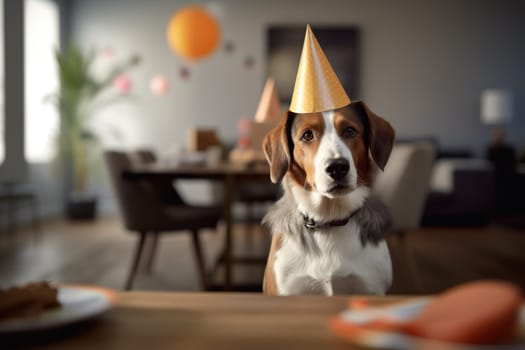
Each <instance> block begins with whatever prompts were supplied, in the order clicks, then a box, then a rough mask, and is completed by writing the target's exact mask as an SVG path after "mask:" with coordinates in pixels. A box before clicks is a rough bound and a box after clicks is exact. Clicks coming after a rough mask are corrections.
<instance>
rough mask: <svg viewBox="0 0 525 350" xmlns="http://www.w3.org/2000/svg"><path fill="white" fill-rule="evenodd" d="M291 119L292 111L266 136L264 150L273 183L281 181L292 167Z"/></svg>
mask: <svg viewBox="0 0 525 350" xmlns="http://www.w3.org/2000/svg"><path fill="white" fill-rule="evenodd" d="M291 119H292V117H291V115H290V113H289V112H288V113H286V114H285V115H284V116H283V117H282V118H281V120H280V121H279V124H277V125H276V126H275V128H273V129H272V130H271V131H270V132H269V133H268V134H266V136H265V137H264V141H263V150H264V155H265V156H266V160H267V161H268V163H269V164H270V178H271V180H272V182H273V183H278V182H280V181H281V180H282V179H283V177H284V175H285V174H286V172H287V171H288V169H289V168H290V162H291V152H292V150H291V147H290V144H289V141H288V128H289V125H290V121H289V120H291Z"/></svg>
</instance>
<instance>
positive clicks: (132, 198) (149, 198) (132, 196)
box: [104, 151, 160, 231]
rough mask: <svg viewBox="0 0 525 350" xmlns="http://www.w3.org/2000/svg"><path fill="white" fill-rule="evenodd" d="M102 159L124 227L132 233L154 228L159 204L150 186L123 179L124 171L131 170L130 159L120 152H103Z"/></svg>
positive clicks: (143, 182)
mask: <svg viewBox="0 0 525 350" xmlns="http://www.w3.org/2000/svg"><path fill="white" fill-rule="evenodd" d="M104 159H105V162H106V166H107V169H108V171H109V175H110V179H111V185H112V187H113V192H114V195H115V197H116V199H117V203H118V207H119V209H120V213H121V216H122V219H123V221H124V226H125V227H126V228H127V229H129V230H132V231H133V230H135V231H141V230H144V229H148V228H151V227H155V224H156V222H155V221H156V220H157V216H158V215H157V212H158V211H159V208H160V202H159V200H158V199H157V198H156V196H155V193H154V191H153V190H152V188H151V186H150V184H149V183H147V182H146V181H140V180H126V179H124V177H123V172H124V171H125V170H129V169H132V168H133V164H132V160H131V157H130V156H129V155H128V154H127V153H125V152H121V151H105V152H104Z"/></svg>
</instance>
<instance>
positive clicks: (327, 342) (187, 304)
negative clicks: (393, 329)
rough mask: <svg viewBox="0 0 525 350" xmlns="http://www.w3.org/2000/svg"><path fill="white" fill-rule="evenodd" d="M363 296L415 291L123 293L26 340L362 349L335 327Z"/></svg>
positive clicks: (374, 301)
mask: <svg viewBox="0 0 525 350" xmlns="http://www.w3.org/2000/svg"><path fill="white" fill-rule="evenodd" d="M357 299H359V303H363V302H366V303H368V305H370V306H380V305H387V304H392V303H396V302H400V301H406V300H410V299H412V298H409V297H397V296H386V297H377V296H376V297H374V296H367V297H359V296H357V297H348V296H334V297H324V296H289V297H277V296H266V295H263V294H261V293H231V292H205V293H202V292H201V293H191V292H152V291H125V292H115V298H114V301H113V305H112V307H111V308H110V309H109V310H108V311H106V312H105V313H104V314H102V315H100V316H99V317H97V318H96V319H94V320H91V322H89V323H82V324H79V325H77V326H76V328H66V329H58V330H57V331H55V333H54V334H53V336H48V337H47V338H46V337H43V338H42V337H41V339H38V337H36V338H33V339H29V338H27V337H26V339H25V340H26V343H25V344H26V345H27V344H28V343H29V344H30V345H31V347H34V348H42V349H56V350H59V349H97V350H101V349H207V350H208V349H214V350H221V349H224V350H226V349H228V350H235V349H243V350H244V349H252V350H253V349H265V350H267V349H273V350H275V349H301V350H308V349H360V347H358V346H357V345H354V344H350V343H348V342H347V341H346V340H343V339H341V338H339V337H338V336H336V335H335V334H334V333H333V332H332V331H331V330H330V328H329V326H328V324H329V322H330V320H332V319H333V318H334V317H336V316H337V315H338V314H339V312H341V311H342V310H344V309H345V308H347V307H348V305H349V304H351V303H352V301H353V300H357ZM28 339H29V340H28ZM13 344H16V343H13ZM19 344H20V343H19Z"/></svg>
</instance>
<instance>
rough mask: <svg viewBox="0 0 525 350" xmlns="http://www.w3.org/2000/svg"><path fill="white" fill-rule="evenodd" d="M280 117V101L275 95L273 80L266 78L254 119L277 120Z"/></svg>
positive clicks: (258, 120) (263, 120) (261, 120)
mask: <svg viewBox="0 0 525 350" xmlns="http://www.w3.org/2000/svg"><path fill="white" fill-rule="evenodd" d="M280 117H281V103H280V102H279V97H277V89H276V88H275V80H273V78H268V80H266V84H265V85H264V89H263V92H262V95H261V100H260V101H259V107H257V112H256V113H255V121H256V122H259V123H262V122H273V121H275V122H276V121H278V120H279V118H280Z"/></svg>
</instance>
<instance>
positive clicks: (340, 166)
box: [325, 158, 350, 181]
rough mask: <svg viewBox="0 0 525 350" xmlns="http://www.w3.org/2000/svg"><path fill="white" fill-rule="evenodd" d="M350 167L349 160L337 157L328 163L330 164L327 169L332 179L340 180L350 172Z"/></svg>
mask: <svg viewBox="0 0 525 350" xmlns="http://www.w3.org/2000/svg"><path fill="white" fill-rule="evenodd" d="M349 169H350V164H349V163H348V160H346V159H344V158H336V159H332V160H331V161H330V163H328V166H327V167H326V169H325V170H326V173H327V174H328V175H330V177H331V178H332V179H334V180H336V181H339V180H342V179H344V177H345V176H346V174H348V170H349Z"/></svg>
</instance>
